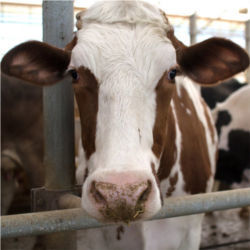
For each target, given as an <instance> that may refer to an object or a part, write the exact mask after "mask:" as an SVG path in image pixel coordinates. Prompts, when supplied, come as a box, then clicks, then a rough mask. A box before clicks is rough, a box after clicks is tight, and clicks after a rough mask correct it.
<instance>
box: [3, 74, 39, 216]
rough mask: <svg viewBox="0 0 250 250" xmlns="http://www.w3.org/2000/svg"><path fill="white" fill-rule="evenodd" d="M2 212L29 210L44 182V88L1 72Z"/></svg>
mask: <svg viewBox="0 0 250 250" xmlns="http://www.w3.org/2000/svg"><path fill="white" fill-rule="evenodd" d="M1 104H2V106H1V125H2V126H1V201H2V202H1V213H2V214H5V213H7V212H9V213H21V212H29V211H30V204H31V203H30V189H31V188H35V187H41V186H43V183H44V168H43V164H42V161H43V116H42V89H41V88H38V87H36V86H33V85H30V84H27V83H25V82H23V81H20V80H17V79H14V78H12V77H8V76H6V75H1Z"/></svg>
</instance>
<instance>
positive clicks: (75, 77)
mask: <svg viewBox="0 0 250 250" xmlns="http://www.w3.org/2000/svg"><path fill="white" fill-rule="evenodd" d="M69 74H70V75H71V77H72V78H73V81H74V82H76V81H77V80H78V78H79V76H78V73H77V71H76V70H75V69H71V70H69Z"/></svg>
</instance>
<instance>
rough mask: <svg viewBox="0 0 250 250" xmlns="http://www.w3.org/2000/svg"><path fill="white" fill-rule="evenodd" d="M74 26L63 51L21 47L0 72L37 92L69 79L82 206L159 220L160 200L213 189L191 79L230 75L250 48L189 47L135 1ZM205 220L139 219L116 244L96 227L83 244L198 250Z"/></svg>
mask: <svg viewBox="0 0 250 250" xmlns="http://www.w3.org/2000/svg"><path fill="white" fill-rule="evenodd" d="M79 23H80V24H81V25H79ZM78 27H80V28H81V29H80V30H78V32H77V34H76V37H75V38H74V40H73V41H72V43H71V44H70V45H69V46H67V48H66V50H62V49H58V48H54V47H52V46H50V45H48V44H45V43H41V42H35V41H31V42H26V43H23V44H21V45H19V46H17V47H15V48H14V49H12V50H11V51H10V52H8V53H7V54H6V55H5V57H4V58H3V61H2V70H3V71H4V72H5V73H7V74H10V75H13V76H16V77H19V78H22V79H25V80H27V81H30V82H32V83H34V84H37V85H41V86H43V85H46V84H52V83H56V82H57V81H59V80H60V79H62V78H63V77H64V76H65V75H66V74H71V75H72V77H73V88H74V90H75V96H76V99H77V102H78V106H79V111H80V117H81V127H82V144H83V149H84V153H85V159H84V162H85V164H82V165H81V167H82V168H83V169H84V171H82V172H84V173H83V174H82V183H83V189H82V207H83V208H84V209H85V210H86V211H87V212H88V213H89V214H90V215H91V216H93V217H95V218H97V219H98V220H100V221H106V222H117V223H119V222H130V221H135V220H144V219H147V218H149V217H151V216H153V215H154V214H156V213H157V212H158V211H159V210H160V209H161V207H162V206H163V203H162V201H163V199H162V198H163V197H166V196H167V197H169V196H180V195H187V194H197V193H203V192H208V191H210V190H211V187H212V184H213V175H214V168H215V155H216V144H217V137H216V132H215V129H214V127H213V123H212V120H211V117H210V113H209V110H208V109H207V107H206V105H205V103H203V102H202V100H201V98H200V95H199V93H198V92H197V90H196V87H195V85H194V84H193V82H192V81H191V80H189V78H190V79H192V80H193V81H195V82H198V83H203V84H213V83H216V82H218V81H220V80H224V79H226V78H229V77H231V76H232V75H233V74H236V73H238V72H240V71H242V70H245V69H246V68H247V67H248V65H249V58H248V55H247V54H246V52H245V51H244V50H242V49H241V48H240V47H239V46H238V45H236V44H234V43H232V42H231V41H229V40H226V39H222V38H212V39H208V40H206V41H204V42H201V43H198V44H196V45H193V46H191V47H186V46H185V45H183V44H182V43H181V42H180V41H179V40H177V38H176V37H175V35H174V32H173V29H172V27H171V25H170V24H169V22H168V20H167V17H166V16H165V14H164V13H163V12H162V11H160V10H159V9H157V8H155V7H153V6H151V5H149V4H147V3H144V2H140V1H110V2H98V3H96V4H95V5H94V6H93V7H91V8H89V9H88V10H86V11H84V12H83V13H82V14H80V15H78ZM70 49H71V52H69V50H70ZM187 77H189V78H187ZM83 165H84V166H83ZM78 179H80V178H78ZM201 220H202V215H195V216H189V217H184V218H175V219H168V220H161V221H153V222H143V223H140V224H138V225H137V226H136V227H137V229H138V230H139V231H137V233H132V234H131V233H130V232H131V231H132V230H134V229H135V226H133V227H127V228H125V232H124V235H125V236H126V235H127V236H128V237H127V238H126V237H124V238H123V239H120V241H119V240H116V235H113V237H114V238H113V240H112V238H111V236H110V234H109V233H108V229H98V230H99V231H98V230H96V232H98V233H97V234H95V235H93V234H92V239H93V241H92V242H91V243H89V248H91V249H105V247H106V249H127V248H128V246H129V248H130V249H140V248H141V249H185V250H188V249H190V250H194V249H198V247H199V242H200V229H201ZM110 230H112V229H110ZM120 231H122V229H120ZM129 235H130V236H131V238H130V237H129ZM109 236H110V237H109ZM135 236H136V237H135ZM118 238H119V237H118ZM101 240H103V244H102V247H101V248H100V246H98V244H99V243H100V241H101ZM140 240H141V242H142V243H141V246H140V247H138V244H139V243H138V242H139V241H140ZM86 244H88V243H87V242H86ZM82 247H84V246H82ZM98 247H99V248H98Z"/></svg>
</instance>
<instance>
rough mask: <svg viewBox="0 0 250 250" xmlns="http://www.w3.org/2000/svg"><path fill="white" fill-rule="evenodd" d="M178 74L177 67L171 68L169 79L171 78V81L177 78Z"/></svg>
mask: <svg viewBox="0 0 250 250" xmlns="http://www.w3.org/2000/svg"><path fill="white" fill-rule="evenodd" d="M176 74H177V70H176V69H171V70H170V71H169V72H168V80H170V81H171V82H173V81H174V79H175V77H176Z"/></svg>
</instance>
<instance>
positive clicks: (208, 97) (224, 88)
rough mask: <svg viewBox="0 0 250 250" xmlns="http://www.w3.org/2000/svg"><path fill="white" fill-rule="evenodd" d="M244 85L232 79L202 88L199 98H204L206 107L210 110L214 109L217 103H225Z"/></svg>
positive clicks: (244, 84)
mask: <svg viewBox="0 0 250 250" xmlns="http://www.w3.org/2000/svg"><path fill="white" fill-rule="evenodd" d="M246 85H247V84H246V83H241V82H239V81H238V80H237V79H236V78H232V79H230V80H227V81H225V82H222V83H220V84H219V85H216V86H209V87H206V86H202V87H201V96H202V97H203V98H204V100H205V101H206V103H207V105H208V106H209V107H210V108H211V109H214V108H215V106H216V104H217V103H218V102H223V101H225V100H226V99H227V98H228V97H229V96H230V95H231V94H233V93H234V92H235V91H236V90H238V89H240V88H241V87H244V86H246Z"/></svg>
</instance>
